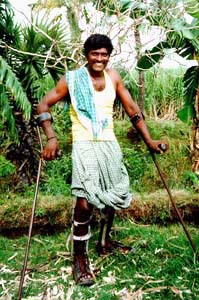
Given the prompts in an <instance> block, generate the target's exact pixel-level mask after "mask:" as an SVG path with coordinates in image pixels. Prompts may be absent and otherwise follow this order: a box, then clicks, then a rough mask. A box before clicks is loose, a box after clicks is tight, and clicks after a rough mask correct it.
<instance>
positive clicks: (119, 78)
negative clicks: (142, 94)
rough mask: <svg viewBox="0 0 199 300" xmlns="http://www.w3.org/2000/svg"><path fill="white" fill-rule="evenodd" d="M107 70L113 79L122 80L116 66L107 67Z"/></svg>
mask: <svg viewBox="0 0 199 300" xmlns="http://www.w3.org/2000/svg"><path fill="white" fill-rule="evenodd" d="M106 72H107V74H108V75H109V76H110V77H111V79H112V80H113V81H115V82H118V81H119V80H121V77H120V75H119V73H118V72H117V71H116V70H115V69H114V68H107V69H106Z"/></svg>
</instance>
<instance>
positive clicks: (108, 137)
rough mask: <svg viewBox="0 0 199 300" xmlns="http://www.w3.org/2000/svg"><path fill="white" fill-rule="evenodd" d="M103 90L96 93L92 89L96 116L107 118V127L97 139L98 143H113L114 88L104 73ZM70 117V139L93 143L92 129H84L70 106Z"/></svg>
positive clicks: (114, 138)
mask: <svg viewBox="0 0 199 300" xmlns="http://www.w3.org/2000/svg"><path fill="white" fill-rule="evenodd" d="M104 77H105V88H104V89H103V90H102V91H96V90H95V89H94V88H93V96H94V102H95V106H96V107H97V112H98V115H99V116H100V115H101V116H103V117H104V118H107V120H108V126H107V127H106V128H105V129H104V130H103V131H102V132H101V133H100V135H99V137H98V138H97V140H98V141H114V140H116V137H115V134H114V131H113V129H114V127H113V104H114V100H115V97H116V93H115V88H114V86H113V83H112V80H111V78H110V76H109V75H108V74H107V72H106V71H104ZM70 117H71V121H72V137H73V142H75V141H88V140H89V141H93V140H94V138H93V133H92V128H86V127H85V126H84V125H82V123H81V122H80V120H79V119H78V115H77V113H76V112H75V110H74V108H73V106H72V105H70Z"/></svg>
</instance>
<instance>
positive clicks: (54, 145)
mask: <svg viewBox="0 0 199 300" xmlns="http://www.w3.org/2000/svg"><path fill="white" fill-rule="evenodd" d="M59 150H60V149H59V143H58V141H57V139H56V138H53V139H50V140H49V141H48V142H47V144H46V146H45V147H44V149H43V151H42V155H41V156H42V158H43V159H44V160H54V159H56V158H57V153H58V151H59Z"/></svg>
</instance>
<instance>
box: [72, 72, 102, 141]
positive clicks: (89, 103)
mask: <svg viewBox="0 0 199 300" xmlns="http://www.w3.org/2000/svg"><path fill="white" fill-rule="evenodd" d="M66 80H67V83H68V88H69V93H70V97H71V102H72V105H73V108H74V110H75V111H76V113H77V115H78V118H79V120H80V121H81V123H82V124H83V125H84V126H85V127H86V128H88V129H90V128H91V129H92V132H93V136H94V138H95V139H96V138H97V137H98V135H99V133H100V132H101V131H102V130H103V129H104V128H106V127H107V125H108V121H107V119H106V118H105V119H102V120H100V118H99V115H98V113H97V108H96V106H95V103H94V96H93V86H92V82H91V78H90V76H89V73H88V70H87V68H86V67H81V68H80V69H78V70H74V71H68V72H67V73H66Z"/></svg>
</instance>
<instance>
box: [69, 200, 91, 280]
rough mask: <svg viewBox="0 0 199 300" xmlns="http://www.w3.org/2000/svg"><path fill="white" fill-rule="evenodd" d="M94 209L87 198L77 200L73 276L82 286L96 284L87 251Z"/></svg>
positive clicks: (74, 226)
mask: <svg viewBox="0 0 199 300" xmlns="http://www.w3.org/2000/svg"><path fill="white" fill-rule="evenodd" d="M92 209H93V206H92V205H91V204H89V203H88V201H87V200H86V199H85V198H79V197H78V198H77V202H76V206H75V211H74V220H73V276H74V280H75V281H76V283H78V284H80V285H91V284H93V283H94V275H93V273H92V271H91V270H90V266H89V258H88V249H87V248H88V240H89V238H90V219H91V215H92Z"/></svg>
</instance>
